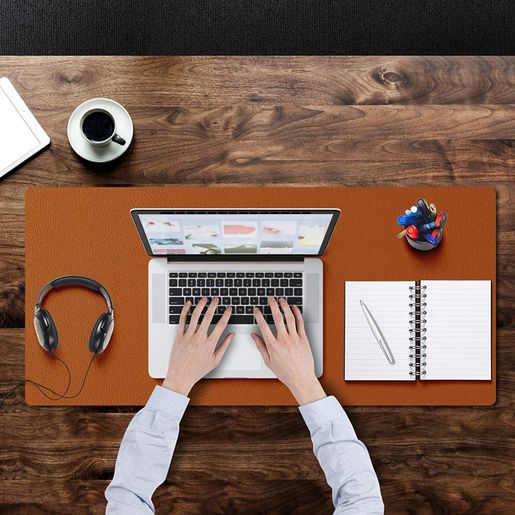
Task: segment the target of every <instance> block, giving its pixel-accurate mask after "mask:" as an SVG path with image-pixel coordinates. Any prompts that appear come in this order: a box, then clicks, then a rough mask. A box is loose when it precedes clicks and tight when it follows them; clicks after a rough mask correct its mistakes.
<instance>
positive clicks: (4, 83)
mask: <svg viewBox="0 0 515 515" xmlns="http://www.w3.org/2000/svg"><path fill="white" fill-rule="evenodd" d="M49 143H50V138H49V137H48V136H47V134H46V133H45V131H44V130H43V128H42V127H41V125H39V123H38V121H37V120H36V118H34V116H33V114H32V113H31V112H30V111H29V108H28V107H27V106H26V105H25V102H24V101H23V100H22V98H21V97H20V95H18V92H17V91H16V90H15V89H14V86H13V85H12V84H11V83H10V82H9V80H8V79H7V78H5V77H2V78H1V79H0V177H2V176H3V175H5V174H6V173H7V172H10V171H11V170H12V169H13V168H15V167H16V166H18V165H19V164H21V163H23V162H24V161H26V160H27V159H29V157H31V156H33V155H34V154H36V153H37V152H39V151H40V150H41V149H43V148H45V147H46V146H47V145H48V144H49Z"/></svg>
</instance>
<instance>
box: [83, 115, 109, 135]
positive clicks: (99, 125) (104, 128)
mask: <svg viewBox="0 0 515 515" xmlns="http://www.w3.org/2000/svg"><path fill="white" fill-rule="evenodd" d="M82 131H83V132H84V134H85V136H86V138H88V139H89V140H91V141H105V140H106V139H109V138H110V137H111V136H112V135H113V132H114V121H113V119H112V118H111V116H110V115H108V114H107V113H103V112H102V111H96V112H95V113H91V114H88V116H86V118H84V121H83V122H82Z"/></svg>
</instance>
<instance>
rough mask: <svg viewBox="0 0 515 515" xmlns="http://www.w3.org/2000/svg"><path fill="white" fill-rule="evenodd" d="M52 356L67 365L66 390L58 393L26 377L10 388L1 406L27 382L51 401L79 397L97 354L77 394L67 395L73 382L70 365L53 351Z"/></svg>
mask: <svg viewBox="0 0 515 515" xmlns="http://www.w3.org/2000/svg"><path fill="white" fill-rule="evenodd" d="M52 356H53V357H54V358H55V359H57V361H60V362H61V363H62V364H63V365H64V366H65V367H66V371H67V372H68V384H67V385H66V388H65V390H64V392H63V393H62V394H61V393H58V392H56V391H55V390H53V389H52V388H49V387H48V386H45V385H43V384H41V383H38V382H36V381H33V380H32V379H25V380H24V381H22V382H20V383H19V384H17V385H16V386H14V387H13V388H11V390H9V391H8V392H7V393H6V394H5V395H4V396H3V398H2V399H1V400H0V408H1V407H2V406H3V405H4V402H5V401H6V400H7V399H8V398H9V397H10V396H11V395H12V394H13V393H14V392H15V391H16V390H17V389H18V388H20V386H23V385H24V384H25V383H28V384H32V385H33V386H35V387H36V388H37V389H38V391H39V392H40V393H41V394H42V395H44V396H45V397H46V398H47V399H49V400H51V401H58V400H61V399H75V398H76V397H78V396H79V395H80V394H81V392H82V390H83V389H84V385H85V384H86V379H87V377H88V375H89V371H90V369H91V365H92V364H93V361H94V360H95V357H96V356H95V355H93V356H92V357H91V360H90V362H89V364H88V368H87V369H86V373H85V374H84V377H83V379H82V384H81V386H80V388H79V391H78V392H77V393H76V394H75V395H67V393H68V390H69V389H70V384H71V371H70V367H69V366H68V365H67V364H66V363H65V362H64V361H63V360H62V359H61V358H59V357H57V356H55V355H54V354H53V353H52ZM43 390H46V391H47V392H50V393H52V394H53V395H55V396H56V397H51V396H50V395H48V393H46V392H45V391H43Z"/></svg>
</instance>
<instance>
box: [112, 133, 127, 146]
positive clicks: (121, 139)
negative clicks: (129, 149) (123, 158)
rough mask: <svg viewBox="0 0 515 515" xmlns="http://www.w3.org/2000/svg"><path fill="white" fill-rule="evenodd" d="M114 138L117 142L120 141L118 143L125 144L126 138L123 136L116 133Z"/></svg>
mask: <svg viewBox="0 0 515 515" xmlns="http://www.w3.org/2000/svg"><path fill="white" fill-rule="evenodd" d="M112 140H113V141H114V142H115V143H118V145H125V140H124V139H123V138H122V137H121V136H118V134H115V135H114V136H113V138H112Z"/></svg>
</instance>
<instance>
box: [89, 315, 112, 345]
mask: <svg viewBox="0 0 515 515" xmlns="http://www.w3.org/2000/svg"><path fill="white" fill-rule="evenodd" d="M113 329H114V320H113V317H112V315H111V314H110V313H103V314H102V315H100V316H99V317H98V319H97V321H96V322H95V325H94V326H93V330H92V331H91V336H90V337H89V351H90V352H92V353H93V354H101V353H102V352H104V351H105V349H106V347H107V346H108V345H109V340H110V339H111V335H112V334H113Z"/></svg>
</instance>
